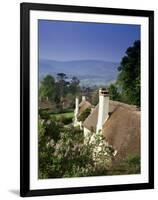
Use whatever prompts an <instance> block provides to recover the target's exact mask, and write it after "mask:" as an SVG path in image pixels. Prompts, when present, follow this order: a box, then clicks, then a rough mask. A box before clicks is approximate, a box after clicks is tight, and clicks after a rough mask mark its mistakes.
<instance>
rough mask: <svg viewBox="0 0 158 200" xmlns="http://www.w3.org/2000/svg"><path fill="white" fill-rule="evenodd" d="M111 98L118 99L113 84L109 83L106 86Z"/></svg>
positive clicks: (117, 93) (116, 90)
mask: <svg viewBox="0 0 158 200" xmlns="http://www.w3.org/2000/svg"><path fill="white" fill-rule="evenodd" d="M108 90H109V96H110V99H111V100H117V101H118V100H119V92H118V89H117V87H116V85H115V84H111V85H110V86H109V88H108Z"/></svg>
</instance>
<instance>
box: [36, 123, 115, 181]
mask: <svg viewBox="0 0 158 200" xmlns="http://www.w3.org/2000/svg"><path fill="white" fill-rule="evenodd" d="M91 134H92V133H91ZM91 134H90V135H89V136H87V140H86V142H85V138H84V135H83V131H81V130H80V129H79V128H74V127H73V126H68V127H64V126H63V125H61V124H60V123H56V122H54V120H52V119H49V120H48V119H47V120H44V119H43V120H39V140H38V141H39V178H42V179H43V178H57V177H58V178H59V177H79V176H94V175H106V174H107V169H108V167H109V165H110V161H111V159H112V157H113V152H114V151H113V149H112V148H111V147H107V146H106V144H105V140H104V139H103V138H102V136H100V135H95V136H94V137H93V141H91V140H90V138H92V137H91V136H92V135H91Z"/></svg>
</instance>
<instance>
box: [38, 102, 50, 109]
mask: <svg viewBox="0 0 158 200" xmlns="http://www.w3.org/2000/svg"><path fill="white" fill-rule="evenodd" d="M38 107H39V109H52V107H53V105H52V103H51V102H50V101H48V100H43V101H39V102H38Z"/></svg>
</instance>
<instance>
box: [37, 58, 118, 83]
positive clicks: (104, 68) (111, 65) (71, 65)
mask: <svg viewBox="0 0 158 200" xmlns="http://www.w3.org/2000/svg"><path fill="white" fill-rule="evenodd" d="M118 66H119V63H116V62H107V61H98V60H75V61H55V60H40V61H39V77H40V79H42V78H43V77H44V76H45V75H47V74H51V75H53V76H54V77H56V75H57V73H65V74H66V75H67V76H68V77H69V78H72V76H76V77H78V78H79V80H80V83H81V85H89V86H92V85H102V84H109V83H111V82H113V81H115V80H116V78H117V74H118V70H117V68H118Z"/></svg>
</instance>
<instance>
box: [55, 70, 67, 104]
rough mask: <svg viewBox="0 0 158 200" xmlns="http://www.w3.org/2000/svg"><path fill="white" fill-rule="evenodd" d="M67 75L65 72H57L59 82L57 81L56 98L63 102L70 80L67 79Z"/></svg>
mask: <svg viewBox="0 0 158 200" xmlns="http://www.w3.org/2000/svg"><path fill="white" fill-rule="evenodd" d="M66 79H67V76H66V74H64V73H58V74H57V82H56V99H57V98H58V100H59V101H60V102H61V101H62V99H63V97H64V96H65V95H66V94H67V88H68V87H67V86H68V85H69V82H67V81H66Z"/></svg>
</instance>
